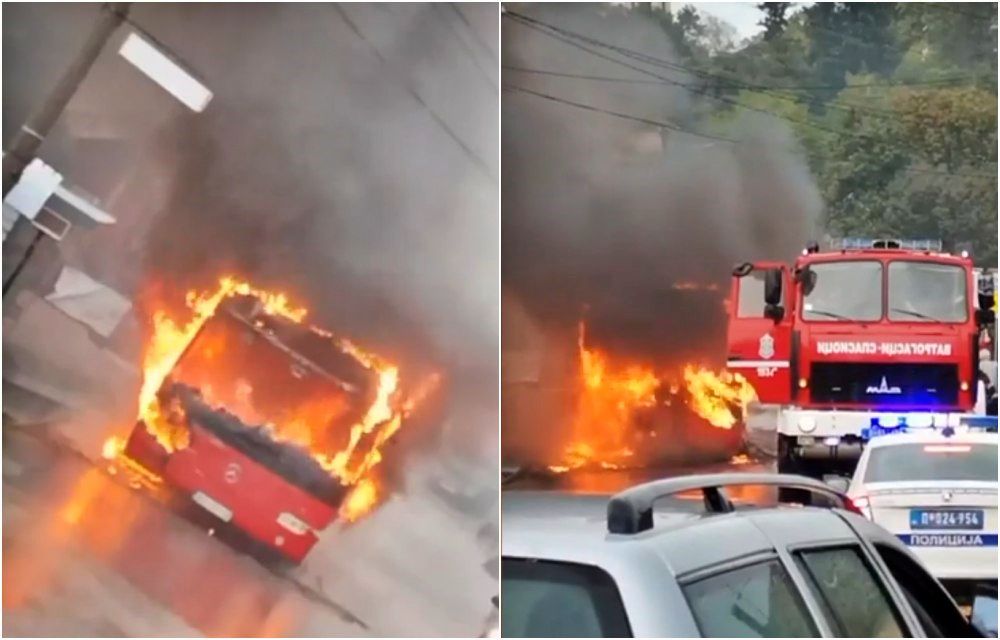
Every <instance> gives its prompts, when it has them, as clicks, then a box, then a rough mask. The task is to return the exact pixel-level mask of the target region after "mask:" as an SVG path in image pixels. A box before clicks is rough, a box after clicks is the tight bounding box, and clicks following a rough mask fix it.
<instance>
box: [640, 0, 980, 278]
mask: <svg viewBox="0 0 1000 640" xmlns="http://www.w3.org/2000/svg"><path fill="white" fill-rule="evenodd" d="M674 6H676V5H674ZM758 8H760V9H761V24H762V25H763V26H764V27H765V31H764V33H763V34H762V35H761V36H759V37H757V38H755V39H754V40H753V41H751V42H749V43H746V44H745V45H744V46H742V47H741V48H739V49H735V48H726V47H715V48H713V47H711V46H708V45H707V44H706V27H705V24H706V23H705V19H704V17H703V16H702V15H699V14H698V13H697V12H695V11H694V10H692V9H691V8H690V7H684V8H683V9H681V10H680V11H679V12H676V13H671V12H665V11H651V10H649V9H646V11H647V12H648V13H649V15H650V16H653V17H654V18H655V19H656V20H657V21H658V23H659V24H660V26H661V27H662V28H663V30H664V33H665V35H666V37H667V38H668V39H670V41H671V42H672V44H673V45H674V48H675V50H676V51H677V52H678V54H679V56H680V58H681V60H682V63H683V64H684V65H687V67H688V68H690V69H691V70H692V71H693V73H692V76H693V78H694V80H693V82H694V83H696V84H697V88H696V89H695V101H696V102H700V103H701V105H702V106H700V107H698V108H697V111H698V112H700V113H702V114H704V117H705V118H706V122H705V123H704V124H705V126H704V130H706V131H712V132H724V131H726V128H727V123H729V122H731V121H733V120H734V119H736V118H738V117H739V116H740V115H742V114H743V113H745V112H748V111H756V112H760V111H764V112H767V113H771V114H772V115H773V116H774V117H775V118H778V119H780V120H784V121H785V122H786V124H788V126H789V127H791V129H792V131H793V132H794V133H795V135H796V137H797V138H798V140H799V142H800V143H801V147H802V148H803V149H804V150H805V155H806V158H807V161H808V163H809V166H810V168H811V170H812V172H813V174H814V175H815V176H816V182H817V184H818V185H819V187H820V190H821V192H822V194H823V197H824V200H825V206H826V223H827V227H828V230H829V231H830V232H831V233H834V234H838V233H841V234H865V235H867V234H872V235H883V234H888V235H894V236H900V237H932V238H941V239H942V240H944V241H945V242H946V243H947V244H952V245H954V244H955V243H958V242H965V241H971V242H972V243H973V244H974V247H975V255H976V258H977V262H979V263H981V264H993V265H995V264H996V261H997V242H996V238H997V180H996V176H997V97H996V96H997V90H996V77H997V5H996V4H994V3H983V4H971V3H898V4H896V3H841V2H836V3H814V4H812V5H810V6H809V7H807V8H805V9H802V10H799V11H797V12H794V13H790V11H791V10H790V9H789V8H788V5H785V4H781V3H761V4H759V5H758Z"/></svg>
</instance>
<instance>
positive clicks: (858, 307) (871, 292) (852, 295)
mask: <svg viewBox="0 0 1000 640" xmlns="http://www.w3.org/2000/svg"><path fill="white" fill-rule="evenodd" d="M802 317H803V318H804V319H806V320H822V321H827V322H845V321H852V320H869V321H874V320H878V319H879V318H881V317H882V263H880V262H875V261H869V260H850V261H847V260H845V261H841V262H820V263H817V264H813V265H810V267H809V276H808V280H807V283H806V284H805V285H804V286H803V290H802Z"/></svg>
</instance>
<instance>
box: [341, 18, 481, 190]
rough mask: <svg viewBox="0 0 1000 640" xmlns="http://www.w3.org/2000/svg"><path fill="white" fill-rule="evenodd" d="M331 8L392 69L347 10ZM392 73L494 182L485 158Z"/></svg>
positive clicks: (415, 92)
mask: <svg viewBox="0 0 1000 640" xmlns="http://www.w3.org/2000/svg"><path fill="white" fill-rule="evenodd" d="M333 10H334V11H336V12H337V15H339V16H340V19H341V20H343V21H344V24H346V25H347V26H348V27H349V28H350V29H351V31H353V32H354V35H356V36H357V37H358V38H360V39H361V40H362V41H363V42H364V43H365V44H367V45H368V48H369V49H370V50H371V51H372V53H374V54H375V57H376V58H378V59H379V62H381V63H382V64H383V65H385V66H386V67H388V68H389V69H390V70H392V65H391V64H390V63H389V61H388V60H387V59H386V57H385V56H384V55H382V52H381V51H379V48H378V47H377V46H375V44H374V43H373V42H372V41H371V40H369V39H368V38H367V37H366V36H365V35H364V33H362V32H361V30H360V29H359V28H358V26H357V25H356V24H355V23H354V21H353V20H351V19H350V17H349V16H348V15H347V12H345V11H344V9H343V7H341V6H340V4H339V3H335V4H334V5H333ZM393 73H394V75H396V77H397V78H398V79H399V80H400V83H401V84H402V85H403V88H404V89H405V90H406V92H407V93H409V94H410V96H411V97H412V98H413V99H414V100H416V101H417V102H418V103H419V104H420V105H421V106H422V107H423V108H424V109H425V110H426V111H427V113H428V114H430V116H431V118H432V119H433V120H434V122H436V123H437V125H438V126H439V127H441V129H442V130H443V131H444V132H445V133H446V134H448V137H449V138H451V139H452V140H453V141H454V142H455V144H456V145H458V146H459V147H460V148H461V150H462V151H463V152H464V153H465V155H466V156H468V158H469V159H470V160H472V162H473V164H475V165H476V167H477V168H478V169H479V170H480V172H482V174H483V175H484V176H486V177H487V178H488V179H489V180H490V181H492V182H494V183H496V182H497V178H496V177H495V176H494V175H493V173H492V171H491V170H490V167H489V164H487V163H486V161H485V160H483V159H482V158H480V157H479V155H478V154H476V152H475V151H473V150H472V148H471V147H469V145H467V144H466V143H465V141H464V140H462V138H460V137H459V136H458V134H457V133H455V131H454V130H453V129H452V128H451V127H450V126H448V123H447V122H445V121H444V119H443V118H442V117H441V116H440V115H438V113H437V112H436V111H434V109H432V108H431V106H430V105H429V104H427V101H426V100H424V99H423V97H422V96H421V95H420V94H419V93H417V91H416V90H415V89H414V88H413V87H411V86H410V83H409V82H408V81H407V80H406V78H402V77H401V76H400V74H398V73H396V72H395V71H394V72H393Z"/></svg>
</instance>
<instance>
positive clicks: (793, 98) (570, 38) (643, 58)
mask: <svg viewBox="0 0 1000 640" xmlns="http://www.w3.org/2000/svg"><path fill="white" fill-rule="evenodd" d="M504 15H505V16H509V17H510V18H511V19H514V20H515V21H518V22H520V23H521V24H523V25H524V26H527V27H530V28H533V29H536V30H538V31H539V32H541V33H545V34H546V35H548V36H550V37H553V38H556V39H557V40H562V41H563V42H567V43H569V44H573V45H574V46H578V47H579V48H581V49H583V50H585V51H588V52H590V53H592V54H595V55H598V54H596V53H595V52H594V51H593V50H590V49H587V48H586V47H583V46H581V45H580V42H585V43H587V44H590V45H593V46H597V47H601V48H603V49H607V50H610V51H613V52H615V53H618V54H619V55H622V56H625V57H626V58H629V59H631V60H634V61H637V62H640V63H642V64H647V65H650V66H654V67H660V68H664V69H668V70H671V71H678V72H681V73H685V74H688V75H693V76H697V77H701V78H703V79H706V80H710V81H712V82H715V83H718V84H722V85H728V86H730V87H735V88H737V89H744V90H748V91H754V92H758V93H763V94H765V95H769V96H772V97H774V98H777V99H779V100H783V101H785V102H791V103H793V104H796V105H798V104H801V103H802V97H801V96H798V95H796V94H793V93H789V92H788V91H787V90H778V89H772V88H769V87H767V86H765V85H755V84H751V83H747V82H743V81H741V80H736V79H731V78H727V77H725V76H721V75H719V74H716V73H710V72H707V71H703V70H700V69H694V68H691V67H688V66H685V65H682V64H679V63H676V62H672V61H669V60H663V59H662V58H657V57H655V56H650V55H647V54H644V53H640V52H638V51H634V50H632V49H628V48H626V47H621V46H617V45H613V44H609V43H607V42H604V41H601V40H598V39H596V38H591V37H590V36H586V35H583V34H580V33H577V32H574V31H570V30H568V29H564V28H562V27H558V26H556V25H553V24H549V23H547V22H543V21H541V20H537V19H535V18H531V17H529V16H525V15H523V14H520V13H517V12H514V11H507V12H505V13H504ZM601 57H604V58H605V59H607V60H611V61H612V62H615V63H617V64H621V65H623V66H627V67H629V68H631V69H634V70H637V71H640V72H641V73H646V74H647V75H654V76H655V77H659V78H661V79H663V80H664V81H666V82H668V83H670V84H678V81H677V80H673V79H669V78H663V77H662V76H656V75H655V74H652V73H651V72H650V71H649V70H648V69H643V68H637V67H634V66H632V65H629V64H626V63H624V62H623V61H621V60H616V59H613V58H610V57H606V56H601ZM681 86H685V87H687V88H688V89H690V90H691V91H693V92H695V93H702V95H706V96H708V97H710V98H713V99H716V100H719V101H726V100H727V99H726V98H722V97H721V96H716V95H715V94H713V93H711V92H709V91H707V89H705V88H701V89H699V88H696V87H694V86H692V85H690V84H682V85H681ZM735 104H742V103H739V102H736V103H735ZM826 106H827V107H828V108H833V109H835V110H840V111H842V112H844V113H850V112H852V111H857V112H859V113H867V114H869V115H874V116H878V117H885V118H898V117H899V115H898V114H897V113H895V112H892V111H887V110H884V109H876V108H873V107H868V106H864V105H854V104H838V103H836V102H832V103H827V105H826ZM744 107H745V108H749V107H746V106H745V105H744Z"/></svg>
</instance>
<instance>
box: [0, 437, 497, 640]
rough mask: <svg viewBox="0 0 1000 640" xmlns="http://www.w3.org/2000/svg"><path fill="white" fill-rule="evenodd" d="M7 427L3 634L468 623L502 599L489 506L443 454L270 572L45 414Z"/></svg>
mask: <svg viewBox="0 0 1000 640" xmlns="http://www.w3.org/2000/svg"><path fill="white" fill-rule="evenodd" d="M4 434H5V435H4V448H3V459H4V460H3V501H4V509H3V556H4V558H3V559H4V562H3V634H4V635H5V636H11V635H15V636H123V635H126V636H133V635H139V636H161V637H162V636H195V635H208V636H256V637H261V636H381V635H444V636H448V635H464V636H467V635H478V634H479V633H480V632H481V631H482V627H483V624H484V621H485V620H486V617H487V616H488V615H489V613H490V610H491V608H492V604H491V603H490V598H491V597H492V596H493V595H495V593H496V578H495V577H494V576H491V575H490V574H489V573H488V572H487V571H486V570H485V569H484V567H483V563H484V561H485V560H487V559H489V558H490V555H491V554H490V553H489V551H488V549H485V548H484V544H483V541H482V533H481V531H480V529H481V528H482V526H483V522H482V520H481V519H479V520H477V518H476V517H470V515H469V514H467V513H462V512H461V511H460V510H459V509H456V507H455V505H454V504H448V502H447V501H446V500H443V499H442V497H441V495H440V494H441V493H442V492H441V491H440V489H438V490H437V491H434V490H431V489H430V488H429V487H430V486H431V485H432V484H433V482H432V478H431V476H430V474H429V473H427V470H431V469H436V468H437V466H438V465H435V464H431V463H427V464H424V465H419V464H418V465H415V468H414V470H413V471H414V472H413V473H411V474H410V476H409V477H408V482H409V484H408V487H407V491H406V492H405V493H404V494H402V495H398V496H394V497H392V498H390V499H389V501H388V502H387V503H385V504H384V505H382V507H381V508H380V509H379V510H378V511H376V512H375V513H373V514H372V515H371V516H370V517H368V518H366V519H364V520H362V521H360V522H358V523H356V524H355V525H351V526H347V527H337V526H336V525H335V526H334V527H333V528H331V529H328V530H327V531H326V532H324V534H323V536H322V538H321V540H320V543H319V544H318V545H317V547H316V548H315V549H314V550H313V552H312V554H311V555H310V556H309V557H308V558H307V559H306V562H305V563H304V564H303V565H302V566H301V567H297V568H294V569H292V570H291V571H287V572H284V573H280V572H279V573H275V572H273V571H272V570H270V569H268V568H266V567H265V566H263V565H261V564H260V563H259V562H257V561H256V560H254V559H253V558H251V557H249V556H247V555H244V554H242V553H240V552H238V551H236V550H234V549H233V548H232V547H230V546H228V545H226V544H224V543H222V542H220V541H219V540H218V539H216V537H215V536H213V535H210V534H209V533H208V532H207V531H206V530H204V529H203V528H199V527H198V526H196V525H195V524H193V523H191V522H190V521H188V520H186V519H184V518H182V517H179V516H178V515H176V514H175V513H173V512H171V511H169V510H167V509H165V508H164V507H163V506H161V505H160V504H159V503H157V502H155V501H152V500H150V499H149V498H148V497H147V496H145V495H143V494H142V493H140V492H138V491H136V490H133V489H130V488H128V487H127V486H125V485H123V484H122V483H120V482H118V481H117V480H116V479H115V478H113V477H111V476H109V475H108V474H107V473H106V472H105V471H104V469H103V468H101V466H99V465H95V464H93V463H92V461H91V460H89V459H88V458H87V457H86V456H82V455H78V454H77V453H74V452H73V451H72V450H71V449H69V448H66V447H64V446H61V445H53V440H52V438H50V437H49V435H51V434H45V433H43V432H42V430H41V429H40V428H37V427H36V428H26V429H21V430H18V429H13V428H10V427H9V426H8V425H5V431H4ZM421 468H423V470H424V471H421ZM445 495H446V496H447V493H445ZM479 513H480V514H481V511H480V512H479ZM487 528H488V527H487ZM477 536H478V538H477ZM493 546H494V547H495V543H494V545H493ZM494 553H495V552H494Z"/></svg>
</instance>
